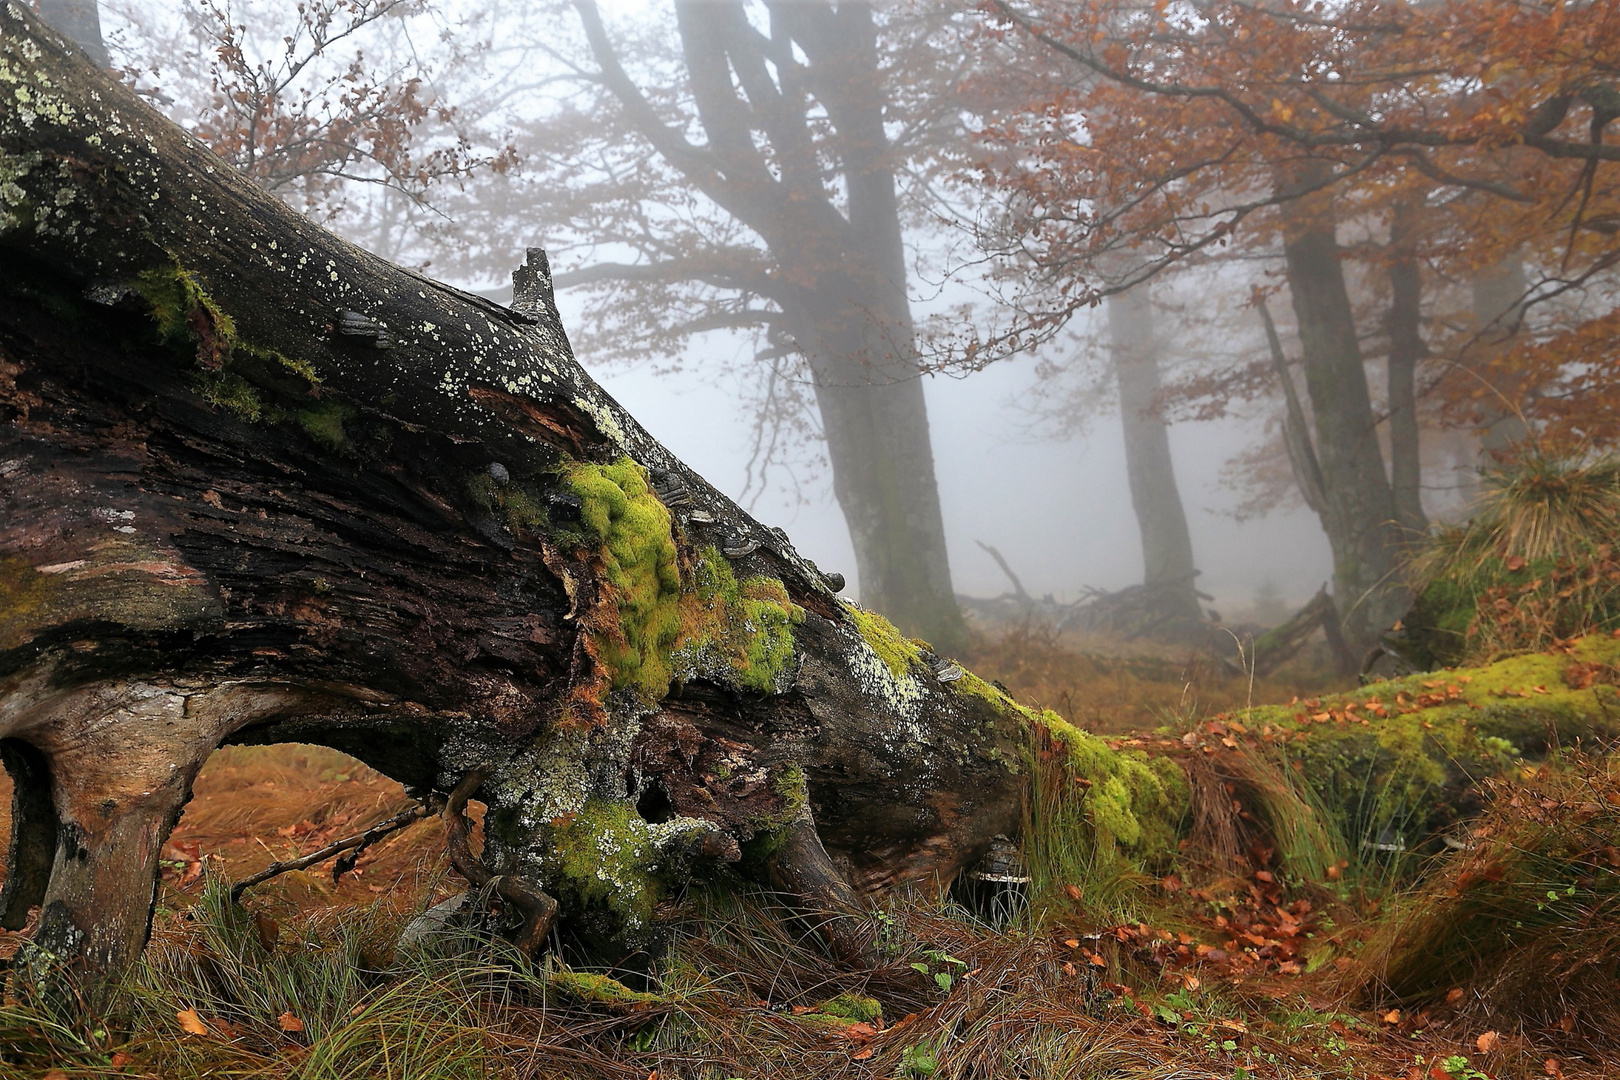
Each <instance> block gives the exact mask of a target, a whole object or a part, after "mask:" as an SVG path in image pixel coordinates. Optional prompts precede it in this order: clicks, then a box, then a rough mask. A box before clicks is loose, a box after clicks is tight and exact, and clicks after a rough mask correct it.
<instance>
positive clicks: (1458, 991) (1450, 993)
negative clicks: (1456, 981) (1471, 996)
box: [1446, 986, 1463, 1005]
mask: <svg viewBox="0 0 1620 1080" xmlns="http://www.w3.org/2000/svg"><path fill="white" fill-rule="evenodd" d="M1462 999H1463V988H1462V987H1460V986H1458V987H1454V988H1452V989H1450V990H1447V991H1446V1004H1447V1005H1455V1004H1457V1003H1458V1002H1459V1001H1461V1000H1462Z"/></svg>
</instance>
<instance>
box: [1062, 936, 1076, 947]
mask: <svg viewBox="0 0 1620 1080" xmlns="http://www.w3.org/2000/svg"><path fill="white" fill-rule="evenodd" d="M1063 944H1064V945H1066V946H1068V947H1069V948H1071V949H1078V948H1079V947H1080V941H1079V939H1078V938H1069V939H1068V940H1067V941H1065V942H1064V943H1063Z"/></svg>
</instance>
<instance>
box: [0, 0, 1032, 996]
mask: <svg viewBox="0 0 1620 1080" xmlns="http://www.w3.org/2000/svg"><path fill="white" fill-rule="evenodd" d="M0 35H3V36H0V750H3V751H4V753H3V754H0V757H3V759H4V761H5V763H6V765H7V767H8V768H9V769H10V770H11V772H12V775H13V778H14V780H15V781H16V790H17V798H16V804H15V806H16V812H15V822H16V826H15V830H14V834H13V843H12V845H11V857H10V862H9V874H8V880H7V883H6V893H5V895H4V897H3V899H0V906H3V908H4V911H3V912H0V915H3V917H4V919H5V923H6V925H8V926H16V925H20V923H21V921H22V920H23V919H24V918H25V917H26V915H27V913H28V911H29V910H30V908H32V907H34V906H42V907H43V914H42V917H41V920H40V922H39V925H38V929H37V932H36V934H35V936H34V939H33V948H34V950H35V954H36V955H37V956H39V957H42V958H44V959H45V960H46V961H49V960H50V959H51V957H53V956H55V957H58V958H61V959H63V960H65V961H66V962H68V963H70V964H74V965H78V966H80V967H82V968H84V969H87V970H90V971H93V972H108V971H115V970H117V969H119V968H121V967H122V966H124V965H126V964H127V963H128V962H129V960H130V959H131V958H132V956H133V955H134V954H135V952H136V951H137V950H138V948H139V946H140V944H141V942H142V940H143V938H144V935H145V933H146V931H147V926H148V920H149V913H150V908H151V904H152V900H153V895H154V881H155V870H156V861H157V853H158V851H159V848H160V846H161V843H162V841H163V838H164V836H165V835H166V833H167V831H168V830H169V829H170V828H171V827H172V825H173V823H174V821H175V819H176V817H177V816H178V814H179V813H180V810H181V808H182V806H183V805H184V803H185V801H186V799H187V797H188V791H189V787H190V784H191V781H192V778H193V777H194V776H195V774H196V772H197V770H198V768H199V767H200V766H201V764H202V762H203V761H204V759H205V758H206V757H207V756H208V754H209V753H210V752H212V751H213V749H214V748H215V747H217V746H219V745H220V744H221V743H223V742H226V741H232V740H234V741H239V742H274V741H288V740H297V741H307V742H316V743H323V744H326V745H329V746H333V747H336V748H338V749H340V750H343V751H345V752H347V753H350V754H353V755H355V756H356V757H358V758H360V759H362V760H364V761H366V762H367V763H368V764H371V765H373V766H375V767H376V768H378V769H380V770H382V771H383V772H385V773H387V774H389V775H391V776H393V777H396V778H397V779H399V780H401V781H403V782H405V783H406V784H408V785H412V786H414V787H416V788H420V789H436V790H438V791H440V792H449V791H451V790H452V789H454V788H456V787H457V785H458V784H459V783H460V781H461V780H462V779H463V778H464V777H466V776H468V775H470V774H473V773H481V774H482V782H481V784H480V785H479V787H478V790H477V792H476V795H475V797H477V798H480V799H482V800H484V801H485V802H486V803H487V804H488V806H489V812H488V815H487V818H486V829H487V837H488V842H487V847H486V850H485V852H484V854H483V861H484V862H485V863H487V864H488V865H489V867H490V868H492V869H493V870H494V872H496V873H499V874H504V875H512V876H516V877H519V878H521V879H522V880H524V881H526V882H529V883H532V885H533V886H534V887H536V888H539V889H544V890H546V891H547V892H549V893H550V894H551V895H552V896H554V897H555V898H556V899H557V901H559V903H560V905H561V910H562V912H563V917H564V918H565V919H567V920H570V921H571V922H572V923H573V924H574V926H575V927H576V928H577V929H579V930H580V931H581V932H582V933H583V934H585V935H586V936H587V937H589V938H591V939H594V940H596V941H597V942H598V943H600V944H602V945H603V946H604V947H608V946H612V945H615V944H617V945H619V946H625V947H634V946H636V945H638V944H640V943H641V942H642V941H643V940H645V939H646V938H647V937H649V936H650V935H651V933H652V930H651V925H650V924H651V919H652V914H653V911H654V907H655V905H656V903H657V901H658V900H659V898H660V897H661V896H662V895H664V893H665V892H666V890H667V889H668V888H669V887H670V885H671V884H672V883H674V882H677V881H679V880H680V879H682V878H684V877H686V876H688V875H691V874H694V873H703V872H705V870H706V869H707V868H712V867H716V866H721V865H725V864H731V863H742V864H744V865H745V866H746V867H747V868H749V869H751V870H753V871H754V872H756V873H757V874H758V875H759V876H760V877H761V878H769V879H773V880H776V881H777V882H779V883H781V884H783V885H785V886H788V887H791V888H793V889H795V890H797V891H798V892H800V893H801V894H803V895H805V896H806V897H807V898H808V899H810V900H813V901H815V902H816V903H818V904H821V905H834V906H837V905H840V904H847V903H849V902H851V901H852V900H853V899H855V898H856V897H858V896H859V895H861V894H868V893H873V892H878V891H882V890H885V889H889V888H892V887H894V886H896V885H898V884H900V883H903V882H908V881H915V880H927V879H932V878H939V877H949V876H950V875H952V874H954V873H955V872H956V871H957V870H958V869H959V868H960V867H962V866H964V865H965V864H968V863H971V862H972V861H973V860H975V859H976V858H977V857H979V855H980V854H981V853H982V852H983V851H984V850H985V849H986V848H987V846H988V845H989V843H990V841H991V839H992V838H993V837H994V836H995V835H996V834H998V833H1011V832H1014V831H1016V829H1017V824H1018V819H1019V814H1020V799H1021V791H1022V786H1023V782H1024V781H1023V771H1022V770H1021V760H1022V759H1021V754H1022V751H1023V748H1024V746H1025V743H1026V734H1027V731H1026V727H1027V723H1028V717H1027V716H1025V715H1024V714H1023V713H1021V712H1020V711H1019V710H1017V709H1014V708H1012V707H1010V704H1009V703H1007V702H1005V701H1004V699H1001V698H1000V696H999V695H994V694H988V695H987V694H983V693H980V694H975V693H965V692H963V689H962V688H963V686H964V685H967V684H964V683H963V682H961V681H956V682H954V683H953V682H952V681H951V679H952V677H953V676H954V675H955V674H956V672H955V670H954V669H953V668H952V667H951V666H950V665H949V664H948V662H946V661H943V660H941V659H939V658H937V657H935V656H933V655H932V653H930V652H929V651H927V650H926V649H925V648H923V647H921V646H919V645H918V644H917V643H914V642H908V641H905V640H903V639H901V638H899V637H898V635H896V634H894V633H893V631H892V629H890V628H888V627H887V626H886V624H883V623H882V621H881V620H879V619H877V618H876V617H875V616H870V615H868V614H866V613H864V612H861V611H859V610H858V609H856V608H855V607H853V606H852V605H850V604H848V603H847V602H845V601H843V600H841V599H840V598H839V597H838V596H837V595H836V594H835V590H834V589H832V588H830V587H829V584H830V581H829V578H827V577H824V576H823V575H822V574H821V573H820V572H818V571H817V569H816V568H815V567H814V566H813V565H811V564H810V563H808V562H807V561H805V560H804V559H802V558H800V557H799V556H798V555H797V554H796V553H795V551H794V549H793V547H792V545H791V544H790V543H789V542H788V540H787V538H786V537H785V536H784V535H782V534H781V533H779V532H777V531H774V530H771V529H766V528H763V527H761V526H760V525H759V524H758V523H757V522H755V521H754V520H752V519H751V518H750V517H749V516H748V515H747V514H745V513H743V512H742V511H741V510H740V509H738V508H737V507H736V506H735V505H733V504H732V503H731V502H730V501H729V500H727V499H726V498H724V497H723V496H722V495H721V494H720V493H719V492H717V491H715V490H714V489H713V488H712V487H710V486H709V485H708V484H706V483H705V482H704V481H703V480H702V478H701V477H698V476H696V475H695V474H693V473H692V472H691V471H690V470H688V469H687V468H686V467H685V466H683V465H682V464H681V463H680V462H679V461H677V460H675V459H674V457H672V456H671V455H670V454H669V453H668V451H666V450H665V449H664V448H663V447H661V446H660V445H659V444H658V443H657V442H656V441H655V440H653V439H652V438H651V437H650V436H649V435H647V434H646V432H645V431H643V430H642V429H641V428H640V427H639V426H638V425H637V424H636V422H635V421H634V420H633V419H632V418H631V417H630V416H628V415H627V414H626V413H625V412H624V411H623V410H622V409H621V408H620V407H619V406H618V405H617V404H616V403H615V402H614V401H612V400H611V399H610V398H609V397H608V396H607V395H606V394H604V393H603V392H602V391H601V390H600V389H599V388H598V387H596V385H595V384H594V383H593V382H592V381H591V379H590V378H589V377H588V376H587V375H586V374H585V373H584V371H583V370H582V369H581V368H580V367H579V365H578V364H577V363H575V361H574V359H573V357H572V355H571V353H570V350H569V345H568V341H567V339H566V337H565V336H564V334H563V330H562V327H561V325H560V323H559V320H558V318H557V313H556V309H555V306H554V304H553V303H552V300H551V294H550V285H549V279H548V277H547V275H546V270H545V266H544V259H543V256H541V255H540V254H539V253H533V254H531V257H530V260H529V261H528V262H527V263H526V264H525V265H524V267H522V268H520V270H519V271H518V272H517V274H515V280H516V290H515V296H516V299H515V301H514V306H513V308H512V309H507V308H504V307H500V306H498V305H495V304H492V303H489V302H487V301H485V300H482V299H480V298H477V297H474V296H470V295H467V294H465V293H461V292H458V291H457V290H455V289H452V288H448V287H445V286H443V285H440V284H437V283H435V282H432V281H429V280H427V279H425V278H423V277H421V276H419V275H416V274H414V273H411V272H409V271H406V270H403V269H400V268H398V267H395V266H392V265H389V264H388V263H386V262H384V261H382V260H380V259H378V258H375V257H373V256H371V255H369V254H367V253H366V252H363V251H360V250H358V249H356V248H354V247H353V246H351V245H349V244H346V243H344V242H343V241H341V240H339V239H337V238H336V237H334V236H332V235H330V234H329V233H326V232H325V231H323V230H321V229H320V228H318V227H317V226H315V225H313V224H311V223H310V222H309V221H307V220H305V219H304V218H302V217H300V216H298V215H297V214H295V213H293V212H291V211H290V210H288V209H287V208H286V207H285V206H283V205H282V204H281V203H279V202H278V201H276V200H275V199H274V198H272V197H270V196H268V195H267V194H265V193H264V192H262V191H260V190H258V189H257V188H255V187H254V186H252V185H251V184H250V183H248V182H247V181H245V180H244V179H242V178H241V177H240V176H238V175H237V174H236V173H234V172H233V171H232V170H231V169H230V168H229V167H227V166H225V165H224V164H223V163H221V162H220V161H219V160H218V159H217V158H215V157H214V156H213V155H212V154H210V153H209V152H208V151H207V150H206V149H205V148H204V147H202V146H201V145H199V144H198V143H197V142H196V141H195V140H193V139H191V138H189V137H188V136H187V135H185V134H184V133H183V132H182V131H180V130H179V129H178V128H176V127H175V126H174V125H172V124H170V123H169V122H167V121H166V120H164V119H163V118H162V117H160V116H159V115H157V114H156V113H155V112H153V111H152V110H151V109H150V108H149V107H147V106H146V105H145V104H144V103H142V102H141V101H139V100H138V99H137V98H136V97H135V96H134V95H132V94H131V93H129V92H128V91H127V90H126V89H125V88H124V87H123V86H121V85H119V84H118V83H117V82H116V81H114V79H113V78H112V77H110V76H109V75H108V74H106V73H105V72H103V71H101V70H99V69H97V68H96V67H95V66H94V65H92V64H90V63H89V62H88V61H87V60H86V59H85V58H84V57H83V56H82V55H81V54H79V53H78V52H77V50H75V49H74V48H73V47H72V46H71V45H69V44H68V43H67V42H65V41H64V40H63V39H62V38H61V37H60V36H58V35H56V34H54V33H52V32H51V31H49V30H48V29H46V28H44V27H43V26H42V24H40V23H39V22H38V20H37V19H35V18H34V17H33V16H32V15H31V14H30V13H29V12H28V11H27V10H26V9H25V8H24V7H23V6H21V5H17V4H8V5H5V6H4V7H3V8H0ZM832 583H835V582H832ZM942 676H943V679H942ZM834 936H835V938H836V937H837V935H836V934H834ZM844 944H845V945H846V947H850V948H854V947H855V946H856V945H858V942H855V943H853V944H852V942H850V941H845V942H844Z"/></svg>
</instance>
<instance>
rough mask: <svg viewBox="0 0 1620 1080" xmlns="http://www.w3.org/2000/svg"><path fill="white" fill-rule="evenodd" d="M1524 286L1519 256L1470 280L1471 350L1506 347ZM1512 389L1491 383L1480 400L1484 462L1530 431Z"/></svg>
mask: <svg viewBox="0 0 1620 1080" xmlns="http://www.w3.org/2000/svg"><path fill="white" fill-rule="evenodd" d="M1525 288H1526V285H1525V272H1524V260H1523V259H1522V258H1519V257H1513V258H1508V259H1504V260H1503V261H1502V262H1500V263H1498V264H1497V265H1496V266H1494V267H1492V268H1491V269H1490V270H1487V271H1485V272H1484V273H1481V274H1480V275H1479V276H1478V277H1476V278H1475V279H1474V282H1473V290H1472V292H1473V308H1474V310H1473V315H1474V327H1475V330H1476V332H1477V333H1478V334H1479V340H1478V341H1477V342H1475V344H1474V347H1473V349H1472V350H1471V351H1472V352H1473V353H1474V354H1475V355H1476V356H1479V357H1481V358H1489V357H1490V356H1491V355H1493V354H1494V353H1496V352H1498V351H1500V350H1502V349H1504V348H1506V347H1507V346H1508V343H1509V342H1510V340H1511V339H1512V337H1513V335H1514V334H1515V333H1516V331H1517V326H1516V324H1517V323H1518V321H1519V317H1520V314H1521V313H1522V312H1523V310H1524V309H1523V302H1524V293H1525ZM1515 390H1516V388H1514V387H1511V386H1493V387H1492V388H1491V392H1490V393H1488V394H1487V395H1486V397H1485V398H1484V399H1483V404H1482V405H1481V412H1482V414H1483V419H1484V427H1483V430H1482V431H1481V432H1480V438H1479V443H1480V449H1482V450H1483V451H1484V452H1485V454H1486V456H1487V460H1486V462H1485V463H1486V464H1490V463H1492V462H1494V461H1497V460H1500V459H1501V458H1502V457H1504V456H1506V455H1507V454H1508V453H1509V452H1510V451H1511V450H1512V448H1513V447H1514V446H1515V445H1516V444H1518V443H1520V442H1522V441H1523V440H1524V438H1525V436H1526V435H1528V434H1529V433H1530V429H1529V428H1528V427H1527V426H1526V425H1525V422H1524V416H1523V415H1522V414H1521V413H1520V411H1519V408H1520V402H1518V401H1516V400H1515V399H1514V393H1515Z"/></svg>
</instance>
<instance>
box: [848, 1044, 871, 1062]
mask: <svg viewBox="0 0 1620 1080" xmlns="http://www.w3.org/2000/svg"><path fill="white" fill-rule="evenodd" d="M875 1053H877V1048H876V1047H872V1046H868V1047H867V1048H866V1049H865V1050H857V1051H855V1052H854V1053H853V1054H851V1055H849V1059H850V1060H851V1061H865V1060H866V1059H867V1058H869V1057H871V1056H872V1055H873V1054H875Z"/></svg>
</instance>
